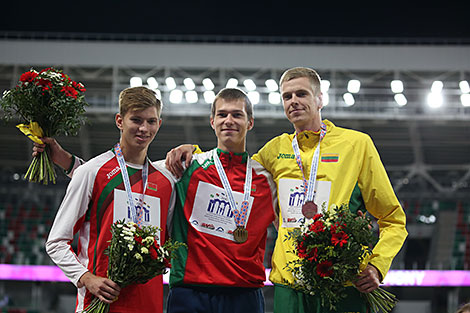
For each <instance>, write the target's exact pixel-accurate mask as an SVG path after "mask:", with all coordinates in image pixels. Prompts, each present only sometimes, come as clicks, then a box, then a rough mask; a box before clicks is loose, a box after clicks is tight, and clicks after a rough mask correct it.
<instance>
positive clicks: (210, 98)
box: [203, 90, 215, 103]
mask: <svg viewBox="0 0 470 313" xmlns="http://www.w3.org/2000/svg"><path fill="white" fill-rule="evenodd" d="M203 95H204V101H206V103H212V102H214V99H215V93H214V92H213V91H212V90H207V91H204V94H203Z"/></svg>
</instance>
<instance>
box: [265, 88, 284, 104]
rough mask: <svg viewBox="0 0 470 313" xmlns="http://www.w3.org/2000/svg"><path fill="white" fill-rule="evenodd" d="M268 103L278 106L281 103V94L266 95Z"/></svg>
mask: <svg viewBox="0 0 470 313" xmlns="http://www.w3.org/2000/svg"><path fill="white" fill-rule="evenodd" d="M268 88H269V87H268ZM268 101H269V103H271V104H280V103H281V94H280V93H279V92H277V91H273V92H270V93H269V95H268Z"/></svg>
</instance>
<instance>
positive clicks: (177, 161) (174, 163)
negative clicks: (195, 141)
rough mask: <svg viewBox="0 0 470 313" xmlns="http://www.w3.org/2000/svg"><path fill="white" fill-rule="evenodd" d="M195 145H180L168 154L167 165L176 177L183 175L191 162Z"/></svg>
mask: <svg viewBox="0 0 470 313" xmlns="http://www.w3.org/2000/svg"><path fill="white" fill-rule="evenodd" d="M193 150H194V147H193V146H192V145H190V144H184V145H180V146H178V147H176V148H173V149H171V150H170V152H168V153H167V154H166V160H165V166H166V168H167V169H168V170H169V171H170V172H171V173H172V174H173V175H174V176H176V177H178V178H179V177H181V176H182V175H183V172H184V170H185V169H186V168H188V167H189V165H190V164H191V158H192V157H193Z"/></svg>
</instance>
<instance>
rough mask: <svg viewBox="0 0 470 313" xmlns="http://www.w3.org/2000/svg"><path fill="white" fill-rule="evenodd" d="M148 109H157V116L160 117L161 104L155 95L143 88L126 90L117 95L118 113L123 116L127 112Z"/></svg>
mask: <svg viewBox="0 0 470 313" xmlns="http://www.w3.org/2000/svg"><path fill="white" fill-rule="evenodd" d="M149 107H155V108H157V115H158V117H160V114H161V111H162V103H161V101H160V100H159V99H158V98H157V94H156V93H155V92H154V91H153V90H151V89H149V88H147V87H143V86H139V87H130V88H126V89H124V90H123V91H121V93H120V94H119V113H120V114H121V116H124V115H126V114H127V112H129V111H135V110H144V109H147V108H149Z"/></svg>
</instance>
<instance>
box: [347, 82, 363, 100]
mask: <svg viewBox="0 0 470 313" xmlns="http://www.w3.org/2000/svg"><path fill="white" fill-rule="evenodd" d="M360 89H361V82H360V81H358V80H357V79H351V80H350V81H349V82H348V91H349V92H350V93H358V92H359V90H360ZM353 98H354V97H353Z"/></svg>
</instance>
